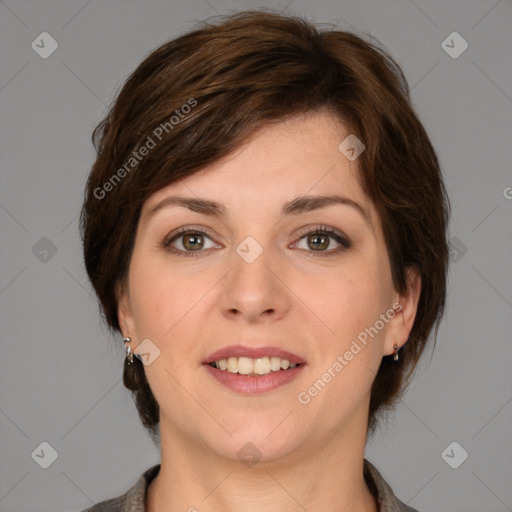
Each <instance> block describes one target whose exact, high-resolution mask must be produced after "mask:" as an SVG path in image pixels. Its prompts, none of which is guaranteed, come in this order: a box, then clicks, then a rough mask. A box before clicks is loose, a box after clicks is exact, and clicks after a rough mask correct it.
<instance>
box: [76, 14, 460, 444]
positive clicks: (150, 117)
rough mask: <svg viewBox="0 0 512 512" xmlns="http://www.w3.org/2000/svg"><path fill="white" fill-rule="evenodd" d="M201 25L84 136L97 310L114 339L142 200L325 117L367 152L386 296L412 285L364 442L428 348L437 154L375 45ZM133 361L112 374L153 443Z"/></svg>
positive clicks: (438, 291)
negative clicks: (387, 268)
mask: <svg viewBox="0 0 512 512" xmlns="http://www.w3.org/2000/svg"><path fill="white" fill-rule="evenodd" d="M214 21H216V22H205V23H204V24H203V25H202V26H201V27H199V28H198V29H196V30H194V31H192V32H189V33H187V34H185V35H183V36H181V37H178V38H177V39H174V40H171V41H170V42H168V43H166V44H164V45H162V46H161V47H159V48H157V49H156V50H154V51H153V52H152V53H151V54H150V55H149V56H148V57H147V58H146V59H145V60H144V61H143V62H142V63H141V64H140V65H139V66H138V67H137V69H136V70H135V71H134V72H133V73H132V74H131V76H130V77H129V78H128V79H127V81H126V83H125V84H124V86H123V88H122V90H121V91H120V92H119V94H118V96H117V99H116V100H115V102H114V104H113V106H112V107H111V109H110V111H109V112H108V114H107V116H106V117H105V119H104V120H103V121H102V122H101V123H100V124H98V126H97V127H96V128H95V130H94V132H93V135H92V140H93V143H94V144H95V147H96V150H97V159H96V161H95V162H94V165H93V167H92V170H91V173H90V175H89V178H88V182H87V185H86V193H85V200H84V205H83V208H82V212H81V218H80V227H81V235H82V241H83V249H84V257H85V266H86V269H87V273H88V275H89V278H90V280H91V282H92V285H93V286H94V289H95V291H96V294H97V296H98V298H99V301H100V310H101V312H102V314H103V315H104V318H105V320H106V323H107V325H108V326H109V327H110V329H111V330H114V331H119V332H120V326H119V321H118V317H117V296H118V295H117V289H118V288H117V287H118V286H122V285H123V284H124V283H125V282H126V278H127V271H128V267H129V264H130V258H131V253H132V250H133V246H134V238H135V233H136V228H137V224H138V220H139V216H140V212H141V208H142V205H143V203H144V201H145V200H146V199H147V198H148V197H149V196H150V195H151V194H153V193H154V192H156V191H158V190H159V189H161V188H163V187H165V186H167V185H169V184H170V183H171V182H173V181H175V180H177V179H178V178H182V177H185V176H190V175H192V174H193V173H195V172H196V171H198V170H200V169H201V168H203V167H204V166H206V165H208V164H211V163H213V162H215V161H216V160H218V159H220V158H221V157H223V156H224V155H226V154H228V153H229V152H230V151H232V150H233V149H235V148H237V147H238V146H239V145H240V144H241V143H242V142H243V141H244V140H245V139H246V138H247V137H248V136H249V135H250V134H251V133H252V132H253V131H254V130H255V129H256V128H259V127H260V126H263V125H265V124H268V123H271V122H279V121H281V120H283V119H284V118H286V117H289V116H293V115H296V114H300V113H305V112H308V111H316V110H325V111H328V112H331V113H332V114H334V115H335V116H336V117H337V118H338V119H339V120H341V121H342V122H343V123H344V125H345V126H346V127H348V128H349V130H350V132H351V133H353V134H355V135H356V136H357V137H358V138H359V139H360V140H361V141H363V142H364V144H365V146H366V149H365V151H364V152H363V153H362V154H361V155H360V156H359V157H358V159H357V163H358V166H359V172H360V176H361V182H362V186H363V190H364V192H365V193H366V194H367V195H368V197H369V198H370V199H371V200H372V201H373V203H374V204H375V206H376V209H377V211H378V213H379V215H380V218H381V221H382V226H383V232H384V237H385V240H386V244H387V249H388V254H389V258H390V265H391V271H392V279H393V283H394V286H395V289H396V290H397V291H398V292H399V293H404V292H405V291H406V289H407V285H408V283H407V277H406V268H407V267H408V266H413V267H416V268H417V269H418V270H419V272H420V275H421V285H422V286H421V295H420V299H419V303H418V309H417V314H416V318H415V321H414V325H413V327H412V330H411V332H410V336H409V339H408V342H407V343H406V344H405V345H404V347H403V349H402V350H401V351H400V358H399V360H398V361H397V362H395V361H393V359H392V357H391V356H386V357H384V358H383V359H382V363H381V365H380V368H379V371H378V373H377V376H376V378H375V381H374V383H373V387H372V394H371V400H370V408H369V417H368V420H369V421H368V432H373V430H374V429H375V427H376V425H377V415H376V413H377V411H378V410H385V409H391V408H392V407H393V406H394V405H395V404H396V403H397V401H398V399H399V398H400V396H401V395H402V394H403V392H404V391H405V389H406V387H407V386H408V385H409V379H410V377H411V375H412V372H413V371H414V369H415V367H416V364H417V362H418V360H419V358H420V356H421V354H422V353H423V350H424V348H425V345H426V343H427V340H428V337H429V334H430V333H431V330H432V327H434V325H435V340H437V331H438V327H439V322H440V320H441V318H442V316H443V312H444V306H445V296H446V279H447V271H448V258H449V249H448V243H447V238H446V229H447V223H448V220H449V216H450V203H449V199H448V196H447V194H446V191H445V187H444V183H443V178H442V174H441V169H440V166H439V162H438V159H437V157H436V153H435V151H434V148H433V146H432V144H431V142H430V140H429V138H428V136H427V133H426V132H425V129H424V127H423V126H422V124H421V122H420V120H419V119H418V117H417V115H416V114H415V112H414V109H413V107H412V104H411V100H410V94H409V88H408V85H407V82H406V79H405V77H404V75H403V72H402V70H401V69H400V67H399V65H398V64H397V63H396V62H395V61H394V60H393V58H392V57H391V56H390V55H389V54H388V53H387V52H386V51H385V50H383V49H381V48H379V46H378V45H377V44H376V43H375V42H372V41H370V40H369V39H368V40H365V39H363V38H362V37H361V36H356V35H354V34H351V33H349V32H344V31H339V30H320V29H319V28H317V27H315V26H313V25H312V24H311V23H309V22H307V21H305V20H304V19H301V18H298V17H292V16H283V15H280V14H276V13H273V12H269V11H267V10H260V11H246V12H239V13H236V14H234V15H230V16H226V17H220V19H217V20H214ZM340 142H341V141H340ZM144 147H146V151H143V148H144ZM148 148H150V151H148ZM434 345H435V342H434ZM134 362H135V365H134V366H133V367H132V368H125V370H124V374H123V377H124V384H125V386H126V387H127V388H128V389H130V390H132V391H133V394H134V400H135V403H136V406H137V409H138V412H139V415H140V418H141V420H142V423H143V425H144V426H145V427H146V428H148V429H149V430H150V432H151V433H153V434H154V433H155V431H156V428H157V425H158V423H159V407H158V403H157V402H156V400H155V398H154V396H153V394H152V392H151V390H150V387H149V384H148V382H147V380H146V377H145V373H144V367H143V364H142V363H141V362H140V360H139V359H137V358H135V359H134Z"/></svg>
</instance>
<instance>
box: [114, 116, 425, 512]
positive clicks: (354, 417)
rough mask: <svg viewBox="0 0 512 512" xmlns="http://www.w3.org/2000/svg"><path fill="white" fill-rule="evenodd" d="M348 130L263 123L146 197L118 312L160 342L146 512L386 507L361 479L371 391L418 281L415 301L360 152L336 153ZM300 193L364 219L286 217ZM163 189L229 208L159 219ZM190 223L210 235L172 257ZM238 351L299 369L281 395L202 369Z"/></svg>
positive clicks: (412, 310) (405, 321)
mask: <svg viewBox="0 0 512 512" xmlns="http://www.w3.org/2000/svg"><path fill="white" fill-rule="evenodd" d="M348 134H349V132H348V131H347V130H346V128H345V127H344V126H343V125H342V124H341V123H340V122H339V121H338V120H337V119H336V118H335V117H333V116H332V115H331V114H328V113H324V112H316V113H307V114H304V115H300V116H296V117H294V118H290V119H288V120H286V121H282V122H279V123H276V124H273V125H269V126H266V127H263V128H261V129H259V130H257V131H256V132H254V134H253V135H252V136H251V138H250V140H249V141H248V142H247V143H245V144H244V145H243V146H241V147H239V148H238V149H237V150H236V151H234V152H233V153H232V154H230V155H228V157H225V158H223V159H221V160H220V161H218V162H216V163H215V164H213V165H210V166H208V167H206V168H204V169H202V170H201V171H199V172H198V173H196V174H194V175H192V176H189V177H187V178H185V179H181V180H179V181H177V182H173V183H171V184H170V185H169V186H167V187H165V188H164V189H161V190H159V191H158V192H156V193H155V194H153V195H152V196H151V197H150V198H149V199H148V200H147V201H146V203H145V204H144V207H143V210H142V214H141V218H140V221H139V226H138V229H137V234H136V240H135V247H134V252H133V256H132V260H131V263H130V268H129V275H128V280H127V283H126V286H124V287H123V289H122V290H120V291H119V318H120V322H121V326H122V329H123V335H124V336H130V337H131V338H132V343H131V348H132V350H135V349H136V347H137V345H138V344H139V343H140V342H142V340H145V339H149V340H151V342H152V343H154V344H155V345H156V346H157V347H158V349H159V350H160V355H159V356H158V357H157V358H156V359H155V360H154V361H153V362H152V363H151V364H150V365H148V366H145V367H144V369H145V372H146V375H147V379H148V382H149V384H150V386H151V389H152V391H153V393H154V395H155V397H156V399H157V401H158V403H159V405H160V423H161V425H160V427H161V442H162V443H161V444H162V467H161V470H160V473H159V475H158V477H157V478H156V479H155V480H154V482H153V483H152V485H151V486H150V488H149V492H148V497H147V509H148V510H149V511H150V512H153V511H158V512H167V511H175V510H183V511H185V510H189V509H191V508H192V507H194V508H195V509H196V510H198V511H199V512H214V511H215V512H216V511H235V510H237V511H238V510H240V509H243V510H244V512H252V511H260V512H261V511H262V510H264V511H269V512H270V511H281V512H282V511H292V510H293V511H295V510H297V511H298V510H303V507H304V508H305V509H307V510H324V511H337V512H339V511H342V510H347V511H348V510H358V511H364V512H370V511H372V512H376V511H377V505H376V502H375V500H374V498H373V497H372V495H371V493H370V491H369V489H368V487H367V486H366V484H365V482H364V479H363V473H362V467H363V457H364V448H365V442H366V429H367V415H368V408H369V399H370V390H371V386H372V382H373V380H374V377H375V375H376V373H377V371H378V368H379V365H380V362H381V359H382V357H383V356H385V355H389V354H392V353H393V352H394V349H393V345H394V344H395V343H397V344H398V346H399V347H401V346H402V345H403V344H404V343H405V342H406V340H407V338H408V336H409V332H410V330H411V328H412V325H413V322H414V317H415V314H416V308H417V303H418V298H419V293H420V287H421V282H420V279H419V276H418V275H417V274H414V273H412V272H411V273H410V282H411V286H410V288H409V292H408V293H407V294H404V295H399V294H398V293H397V292H396V291H395V289H394V287H393V283H392V280H391V271H390V266H389V260H388V254H387V250H386V246H385V242H384V238H383V234H382V228H381V223H380V219H379V218H378V215H377V212H376V210H375V208H374V206H373V204H372V203H371V202H370V200H369V199H368V198H367V197H366V195H365V194H364V192H363V190H362V188H361V186H360V183H359V178H358V170H357V160H356V161H354V162H351V161H349V160H348V159H347V158H346V157H345V156H344V155H343V154H342V153H341V152H340V151H339V150H338V145H339V144H340V142H341V141H342V140H343V139H344V138H345V137H346V136H347V135H348ZM306 194H307V195H330V194H339V195H343V196H345V197H348V198H350V199H352V200H354V201H356V202H357V203H359V204H360V205H361V206H363V208H364V209H365V210H366V211H367V212H368V214H369V216H370V219H371V225H369V224H368V223H367V222H366V221H365V219H364V217H363V216H362V215H361V214H360V213H358V211H357V210H356V209H354V208H352V207H350V206H347V205H339V204H335V205H330V206H327V207H324V208H322V209H318V210H313V211H309V212H305V213H301V214H299V215H293V216H287V217H281V216H280V210H281V207H282V205H283V204H284V203H286V202H288V201H290V200H291V199H293V198H295V197H297V196H302V195H306ZM170 195H179V196H182V197H192V198H197V197H201V198H205V199H209V200H213V201H216V202H219V203H222V204H223V205H224V207H225V209H226V215H225V217H223V218H222V219H220V218H215V217H212V216H208V215H205V214H202V213H198V212H194V211H191V210H189V209H187V208H183V207H180V206H172V207H169V208H162V209H161V210H159V211H158V213H156V214H154V215H153V216H150V215H149V211H150V209H151V208H152V207H153V206H154V205H156V204H157V203H158V202H159V201H161V200H162V199H164V198H166V197H167V196H170ZM318 225H321V226H325V227H329V228H333V229H334V230H336V232H341V234H344V235H345V236H346V237H348V238H349V240H350V241H351V247H349V248H347V249H343V248H342V247H341V245H340V244H339V243H338V242H337V241H336V239H334V238H327V239H326V240H322V239H320V240H318V238H315V236H310V237H309V242H308V236H307V235H306V236H304V235H303V231H305V229H304V228H310V229H311V231H312V232H313V234H314V233H315V228H317V227H318ZM182 226H192V228H191V229H202V230H205V231H207V232H208V236H207V237H201V236H200V237H199V238H198V239H193V240H192V242H193V243H192V245H191V244H188V245H187V246H185V245H184V244H185V243H186V240H189V241H190V237H189V236H188V237H183V236H182V237H181V238H176V239H175V240H174V242H173V244H172V246H173V247H175V248H176V250H180V249H181V251H186V250H187V248H188V250H189V252H188V253H187V254H192V256H188V257H187V256H183V255H180V254H176V253H173V252H171V250H170V249H169V248H166V247H164V243H165V241H166V240H168V239H169V235H171V234H172V233H173V232H174V231H175V230H176V229H177V228H180V227H182ZM308 231H309V229H308ZM248 236H251V237H252V238H254V239H255V240H256V241H257V242H258V244H259V245H260V246H261V248H262V250H263V252H262V253H261V255H260V256H259V257H258V258H257V259H256V260H255V261H254V262H252V263H247V262H246V261H245V260H244V259H242V258H241V257H240V256H239V255H238V254H237V252H236V248H237V246H238V245H239V244H240V243H241V242H242V241H243V240H244V239H245V238H246V237H248ZM317 236H318V235H317ZM301 237H302V238H301ZM327 241H329V244H327ZM193 244H195V246H197V245H199V246H200V247H202V249H199V251H198V250H197V249H196V250H195V251H194V247H193ZM201 244H203V245H201ZM191 247H192V248H191ZM318 247H319V248H318ZM340 247H341V249H342V250H341V251H337V249H338V248H340ZM182 254H183V253H182ZM323 254H329V255H326V256H323ZM397 302H399V303H400V304H401V306H402V309H401V311H399V312H397V313H396V314H395V315H394V316H393V317H392V318H391V319H390V320H389V321H388V322H385V323H384V328H382V329H381V330H380V331H379V333H378V335H375V336H374V337H373V338H369V341H368V344H367V345H366V346H364V345H361V346H362V349H361V350H360V351H359V352H358V353H357V354H356V355H354V357H353V359H352V360H351V361H349V362H348V364H347V365H346V366H344V368H343V370H342V371H341V372H339V373H337V374H336V376H335V377H334V378H332V379H331V381H330V382H329V383H328V384H327V385H326V386H325V387H324V388H323V389H322V390H321V392H319V393H318V394H317V396H315V397H312V398H311V400H310V402H309V403H307V404H303V403H300V402H299V401H298V399H297V397H298V394H299V393H300V392H301V391H307V390H308V388H309V387H310V386H312V385H313V384H314V382H315V381H317V380H318V379H320V378H321V377H322V374H324V373H325V372H326V371H327V369H328V368H330V367H332V366H333V363H334V362H335V361H336V360H337V357H338V356H339V355H343V354H344V353H345V352H346V351H347V350H349V348H350V346H351V343H352V341H353V340H355V339H356V337H357V335H358V334H359V333H361V331H363V330H364V329H365V328H368V327H370V326H374V325H375V323H376V321H377V320H378V319H379V315H382V314H385V313H386V311H387V310H389V309H390V308H391V306H392V305H393V303H397ZM235 344H245V345H247V346H256V347H257V346H264V345H272V346H277V347H279V348H283V349H285V350H288V351H290V352H293V353H295V354H297V355H299V356H301V357H302V358H303V359H304V360H305V361H306V366H305V367H304V368H303V370H302V372H301V374H300V375H299V376H298V377H297V378H296V379H295V380H294V381H292V382H291V383H288V384H286V385H284V386H281V387H280V388H278V389H276V390H274V391H271V392H267V393H264V394H260V395H252V396H248V395H244V394H241V393H236V392H234V391H232V390H230V389H228V388H226V387H224V386H223V385H221V384H220V383H218V382H217V381H216V380H215V379H214V378H213V377H211V376H210V375H209V374H208V372H207V371H206V370H205V368H204V367H203V365H202V364H201V363H202V361H203V360H204V359H205V358H206V357H207V356H208V355H209V354H211V353H212V352H214V351H216V350H218V349H220V348H222V347H225V346H227V345H235ZM248 442H250V443H252V444H253V445H254V446H256V447H257V449H258V450H259V452H260V454H261V459H260V460H259V461H258V462H257V463H256V464H255V465H253V466H252V467H248V466H247V465H246V464H243V463H242V462H241V461H240V460H239V458H238V456H237V453H238V452H239V450H241V449H242V447H244V445H246V443H248Z"/></svg>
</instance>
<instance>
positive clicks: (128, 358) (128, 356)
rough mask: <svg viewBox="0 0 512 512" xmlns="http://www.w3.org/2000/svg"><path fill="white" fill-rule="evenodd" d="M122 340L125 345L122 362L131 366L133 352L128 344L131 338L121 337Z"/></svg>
mask: <svg viewBox="0 0 512 512" xmlns="http://www.w3.org/2000/svg"><path fill="white" fill-rule="evenodd" d="M123 341H124V343H125V345H126V357H125V359H124V362H125V364H126V365H128V366H131V365H133V352H132V349H131V348H130V345H128V343H130V341H132V339H131V338H128V337H126V338H123Z"/></svg>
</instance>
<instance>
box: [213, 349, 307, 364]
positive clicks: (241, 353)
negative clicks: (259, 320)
mask: <svg viewBox="0 0 512 512" xmlns="http://www.w3.org/2000/svg"><path fill="white" fill-rule="evenodd" d="M229 357H250V358H252V359H257V358H260V357H280V358H281V359H287V360H288V361H290V363H291V364H302V363H304V362H305V361H304V359H302V358H301V357H300V356H298V355H297V354H293V353H292V352H288V351H287V350H283V349H282V348H278V347H271V346H265V347H247V346H244V345H230V346H228V347H223V348H221V349H219V350H217V351H215V352H213V353H212V354H210V355H209V356H208V357H207V358H206V359H205V360H204V361H203V364H210V363H213V362H215V361H220V360H221V359H228V358H229Z"/></svg>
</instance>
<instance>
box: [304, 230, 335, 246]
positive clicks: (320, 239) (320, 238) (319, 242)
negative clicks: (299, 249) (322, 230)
mask: <svg viewBox="0 0 512 512" xmlns="http://www.w3.org/2000/svg"><path fill="white" fill-rule="evenodd" d="M329 238H330V237H329V236H327V235H323V234H316V233H315V234H312V235H308V236H307V239H308V244H309V247H311V248H312V249H314V250H324V249H327V248H328V247H329V243H330V240H329Z"/></svg>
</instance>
